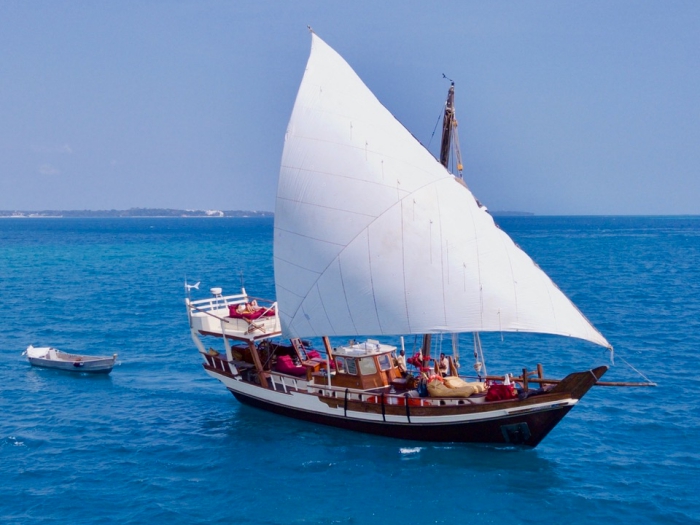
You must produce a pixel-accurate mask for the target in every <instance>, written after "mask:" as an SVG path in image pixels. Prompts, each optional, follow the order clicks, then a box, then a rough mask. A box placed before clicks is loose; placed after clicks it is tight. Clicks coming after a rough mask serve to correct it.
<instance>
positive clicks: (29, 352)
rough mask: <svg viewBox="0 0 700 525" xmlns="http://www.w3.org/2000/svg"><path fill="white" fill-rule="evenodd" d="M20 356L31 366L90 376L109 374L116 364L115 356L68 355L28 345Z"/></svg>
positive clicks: (51, 348) (50, 348)
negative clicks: (24, 357)
mask: <svg viewBox="0 0 700 525" xmlns="http://www.w3.org/2000/svg"><path fill="white" fill-rule="evenodd" d="M22 355H26V356H27V359H29V362H30V363H31V365H32V366H41V367H44V368H56V369H58V370H68V371H70V372H88V373H92V374H109V373H110V372H111V371H112V368H113V367H114V364H115V363H116V362H117V354H114V355H112V356H111V357H105V356H98V355H78V354H68V353H66V352H61V351H60V350H56V349H55V348H53V347H50V346H41V347H34V346H32V345H29V347H27V349H26V350H25V351H24V352H23V353H22Z"/></svg>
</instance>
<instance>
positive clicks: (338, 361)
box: [335, 357, 347, 374]
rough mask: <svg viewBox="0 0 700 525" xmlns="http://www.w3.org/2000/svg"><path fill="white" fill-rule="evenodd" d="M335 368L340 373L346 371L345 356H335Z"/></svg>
mask: <svg viewBox="0 0 700 525" xmlns="http://www.w3.org/2000/svg"><path fill="white" fill-rule="evenodd" d="M335 369H336V371H338V372H340V373H341V374H345V373H347V369H346V368H345V358H344V357H336V358H335Z"/></svg>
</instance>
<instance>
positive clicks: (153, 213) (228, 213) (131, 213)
mask: <svg viewBox="0 0 700 525" xmlns="http://www.w3.org/2000/svg"><path fill="white" fill-rule="evenodd" d="M0 217H17V218H22V217H47V218H48V217H67V218H86V219H87V218H103V217H106V218H110V217H274V213H272V212H271V211H249V210H175V209H171V208H131V209H128V210H43V211H22V210H12V211H3V210H0Z"/></svg>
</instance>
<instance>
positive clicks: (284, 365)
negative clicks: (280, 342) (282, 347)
mask: <svg viewBox="0 0 700 525" xmlns="http://www.w3.org/2000/svg"><path fill="white" fill-rule="evenodd" d="M275 368H276V369H277V371H278V372H282V373H283V374H289V375H293V376H304V375H306V367H304V366H296V365H295V364H294V361H293V360H292V358H291V357H289V356H288V355H281V356H279V357H277V364H276V365H275Z"/></svg>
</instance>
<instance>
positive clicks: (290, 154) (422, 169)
mask: <svg viewBox="0 0 700 525" xmlns="http://www.w3.org/2000/svg"><path fill="white" fill-rule="evenodd" d="M453 101H454V86H451V87H450V90H449V93H448V101H447V103H446V106H445V119H444V125H443V143H442V148H441V158H440V160H437V159H435V158H434V157H433V156H432V155H431V154H430V153H429V152H428V151H427V150H426V149H425V148H424V147H423V146H422V145H421V144H420V143H418V142H417V141H416V139H415V138H414V137H413V136H412V135H411V134H410V133H409V132H408V131H407V130H406V129H405V128H404V127H403V126H402V125H401V124H400V123H399V122H398V121H397V120H396V119H395V118H394V117H393V115H391V113H389V111H387V109H386V108H384V106H382V105H381V103H380V102H379V101H378V100H377V99H376V97H375V96H374V95H373V94H372V93H371V91H370V90H369V89H368V88H367V87H366V86H365V85H364V84H363V83H362V81H361V80H360V79H359V77H358V76H357V75H356V74H355V72H354V71H353V70H352V69H351V68H350V66H349V65H348V64H347V63H346V62H345V61H344V60H343V59H342V58H341V57H340V56H339V55H338V54H337V53H336V52H335V51H334V50H333V49H331V48H330V47H329V46H328V45H327V44H326V43H325V42H323V41H322V40H321V39H320V38H318V37H317V36H316V35H315V34H312V45H311V56H310V58H309V61H308V64H307V67H306V71H305V74H304V77H303V80H302V82H301V87H300V88H299V93H298V95H297V99H296V103H295V105H294V110H293V112H292V116H291V119H290V122H289V126H288V128H287V134H286V138H285V146H284V153H283V156H282V165H281V170H280V179H279V185H278V193H277V202H276V210H275V228H274V266H275V286H276V296H277V302H263V301H262V300H261V299H256V298H253V297H249V296H248V295H247V293H246V292H245V290H242V292H241V294H237V295H230V296H224V295H222V291H221V289H220V288H215V289H212V297H211V298H208V299H200V300H196V301H192V300H191V299H189V298H188V299H187V301H186V302H187V311H188V316H189V322H190V329H191V334H192V339H193V341H194V343H195V345H196V346H197V348H198V349H199V352H200V353H201V354H202V357H203V359H204V368H205V370H206V371H207V373H208V374H210V375H211V376H212V377H215V378H216V379H218V380H219V381H221V382H222V383H223V384H224V385H225V386H226V387H227V388H228V389H229V390H230V391H231V392H232V393H233V395H234V396H235V397H236V399H238V400H239V401H241V402H242V403H246V404H249V405H252V406H255V407H258V408H262V409H265V410H269V411H271V412H275V413H278V414H283V415H286V416H291V417H295V418H298V419H303V420H307V421H312V422H316V423H322V424H326V425H331V426H335V427H340V428H345V429H349V430H357V431H362V432H368V433H372V434H378V435H384V436H391V437H397V438H403V439H415V440H428V441H448V442H480V443H509V444H522V445H528V446H535V445H537V444H538V443H539V442H540V441H541V440H542V439H543V438H544V437H545V436H546V435H547V434H548V433H549V432H550V431H551V430H552V428H554V426H555V425H556V424H557V423H558V422H559V421H560V420H561V419H562V418H563V417H564V416H565V415H566V414H567V412H568V411H569V410H571V408H573V407H574V406H575V405H576V404H577V403H578V402H579V400H580V399H581V398H582V397H583V396H584V395H585V394H586V392H587V391H588V390H589V389H590V388H591V387H592V386H593V385H595V384H596V383H597V382H598V380H599V379H600V377H601V376H602V375H603V374H604V373H605V372H606V370H607V369H608V367H607V366H599V367H597V368H593V369H591V370H586V371H583V372H576V373H573V374H570V375H569V376H567V377H565V378H564V379H562V380H553V379H547V378H546V377H544V373H543V370H542V367H541V366H539V365H538V366H537V369H536V371H528V370H523V372H522V374H520V376H519V377H514V378H511V377H509V376H507V375H506V376H501V377H491V376H487V372H486V366H485V360H484V357H483V351H482V349H481V343H480V338H479V333H480V332H537V333H547V334H556V335H560V336H565V337H572V338H577V339H582V340H585V341H588V342H590V343H594V344H597V345H601V346H603V347H606V348H609V349H610V350H611V352H612V347H611V346H610V344H609V343H608V341H607V340H606V339H605V338H604V337H603V335H601V333H600V332H599V331H598V330H596V329H595V328H594V327H593V325H592V324H591V323H590V322H589V321H588V320H587V319H586V318H585V317H584V316H583V315H582V314H581V312H580V311H579V310H578V309H577V308H576V307H575V306H574V305H573V303H572V302H571V301H570V300H569V299H568V298H567V297H566V296H565V295H564V294H563V293H562V292H561V291H560V290H559V288H557V286H556V285H555V284H554V283H553V282H552V281H551V279H550V278H549V277H548V276H547V275H546V274H545V273H544V272H543V271H542V270H541V269H540V268H539V267H538V266H537V265H536V264H535V263H534V262H533V261H532V260H531V259H530V257H528V256H527V255H526V254H525V253H524V252H523V251H522V250H521V249H520V248H518V247H517V246H516V245H515V244H514V243H513V241H512V240H511V239H510V238H509V237H508V235H506V234H505V233H504V232H503V231H502V230H500V229H499V228H498V227H497V226H496V225H495V223H494V221H493V218H492V217H491V216H490V215H489V213H488V212H487V210H486V208H485V207H484V206H482V205H481V204H480V203H479V202H478V201H477V200H476V199H475V198H474V196H473V195H472V194H471V192H470V191H469V189H468V188H467V185H466V184H465V182H464V180H463V179H462V177H461V171H462V164H461V157H460V155H459V151H458V143H457V141H456V140H454V139H456V135H455V134H456V126H457V121H456V119H455V118H454V103H453ZM455 149H456V152H455V153H456V155H455V156H456V158H457V171H458V172H459V175H458V176H455V175H453V174H452V173H451V172H450V170H449V169H448V167H449V166H448V164H449V158H450V151H454V150H455ZM459 333H469V334H473V335H470V338H472V339H473V343H474V355H475V358H476V359H475V361H476V362H475V370H476V377H473V378H467V377H460V374H459V368H458V365H459V362H458V349H459V336H458V335H457V334H459ZM408 334H412V335H414V336H415V337H417V338H419V340H420V341H421V344H420V347H419V348H420V349H419V351H418V352H417V353H416V355H413V356H411V357H410V358H409V357H407V356H406V355H405V349H404V348H403V346H404V345H403V341H404V340H403V338H401V339H400V341H401V345H400V346H401V349H400V350H399V348H398V346H399V343H398V341H399V336H403V335H408ZM281 335H284V336H285V337H286V338H288V339H289V340H290V344H283V343H281V342H279V340H276V339H275V338H276V337H279V336H281ZM203 336H218V337H220V338H221V340H222V341H223V348H219V349H218V350H215V349H213V348H210V347H208V345H205V344H204V341H203V339H202V338H203ZM368 336H369V337H376V338H377V339H367V340H365V341H361V342H358V341H356V340H354V339H357V338H363V337H368ZM444 336H447V337H448V338H449V339H451V340H452V341H453V349H452V351H451V352H450V351H446V352H443V353H444V354H445V353H446V354H448V355H440V357H439V358H437V359H435V357H433V355H431V350H432V349H433V348H434V346H435V345H434V343H435V339H438V338H440V339H442V338H443V337H444ZM329 337H334V338H335V341H336V342H337V341H338V339H339V338H341V337H342V338H344V339H343V340H344V341H348V339H349V338H353V340H350V341H349V342H347V343H344V344H336V345H335V347H333V345H332V343H331V339H330V338H329ZM389 337H390V338H391V340H392V341H393V342H394V343H395V345H389V344H386V343H384V342H380V340H379V339H380V338H389ZM305 339H311V340H315V341H323V349H322V350H321V351H318V350H315V349H312V348H311V345H310V343H309V342H308V341H305ZM275 341H277V342H275ZM409 362H410V363H409Z"/></svg>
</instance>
